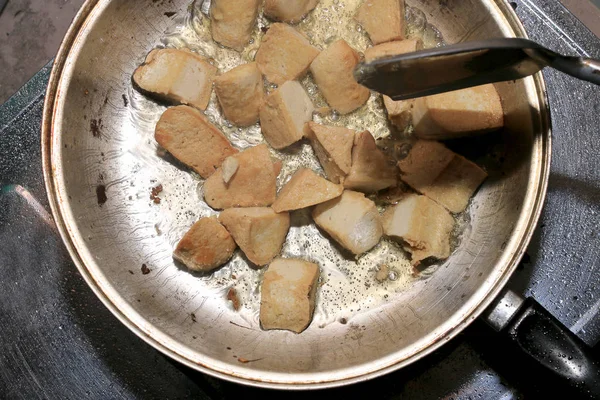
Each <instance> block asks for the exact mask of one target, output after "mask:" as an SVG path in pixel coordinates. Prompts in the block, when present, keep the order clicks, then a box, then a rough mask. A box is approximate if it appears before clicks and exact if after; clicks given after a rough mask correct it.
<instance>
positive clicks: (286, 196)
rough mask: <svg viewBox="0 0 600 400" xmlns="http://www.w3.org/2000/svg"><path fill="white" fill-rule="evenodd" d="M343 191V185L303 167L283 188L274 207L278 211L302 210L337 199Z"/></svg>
mask: <svg viewBox="0 0 600 400" xmlns="http://www.w3.org/2000/svg"><path fill="white" fill-rule="evenodd" d="M343 191H344V187H343V186H342V185H336V184H334V183H331V182H329V181H328V180H327V179H325V178H321V177H320V176H319V175H317V174H316V173H315V172H314V171H312V170H310V169H307V168H301V169H299V170H298V171H296V173H295V174H294V175H293V176H292V179H290V181H289V182H288V183H287V184H286V185H285V186H284V187H283V189H281V192H279V196H278V197H277V200H275V203H273V209H274V210H275V211H276V212H283V211H293V210H300V209H302V208H306V207H310V206H314V205H316V204H321V203H324V202H326V201H329V200H331V199H335V198H336V197H339V196H340V195H341V194H342V192H343Z"/></svg>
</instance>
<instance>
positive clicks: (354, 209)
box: [313, 190, 383, 254]
mask: <svg viewBox="0 0 600 400" xmlns="http://www.w3.org/2000/svg"><path fill="white" fill-rule="evenodd" d="M313 219H314V220H315V223H316V224H317V225H318V226H319V227H320V228H321V229H323V230H324V231H325V232H327V233H328V234H329V235H330V236H331V237H332V238H333V239H334V240H335V241H336V242H338V243H339V244H340V245H342V246H343V247H344V248H346V249H348V250H350V251H351V252H352V253H354V254H362V253H365V252H367V251H369V250H371V249H372V248H373V247H375V246H376V245H377V243H379V240H380V239H381V236H382V235H383V227H382V226H381V220H380V217H379V212H378V211H377V207H376V206H375V203H373V202H372V201H371V200H369V199H367V198H366V197H365V195H364V194H362V193H358V192H352V191H349V190H346V191H344V193H343V194H342V195H341V196H340V197H338V198H336V199H333V200H330V201H328V202H327V203H323V204H319V205H318V206H317V207H315V209H314V210H313Z"/></svg>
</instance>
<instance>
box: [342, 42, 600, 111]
mask: <svg viewBox="0 0 600 400" xmlns="http://www.w3.org/2000/svg"><path fill="white" fill-rule="evenodd" d="M545 67H552V68H554V69H557V70H559V71H561V72H564V73H566V74H569V75H571V76H574V77H575V78H578V79H582V80H585V81H588V82H592V83H595V84H596V85H600V61H599V60H594V59H591V58H582V57H567V56H562V55H560V54H558V53H555V52H554V51H552V50H548V49H547V48H545V47H542V46H540V45H539V44H537V43H535V42H532V41H531V40H527V39H508V38H502V39H490V40H483V41H476V42H467V43H459V44H455V45H451V46H444V47H440V48H435V49H428V50H422V51H417V52H414V53H406V54H401V55H397V56H391V57H386V58H381V59H377V60H375V61H372V62H369V63H360V64H359V65H358V66H357V67H356V69H355V71H354V76H355V78H356V80H357V81H358V82H359V83H360V84H361V85H363V86H366V87H368V88H369V89H372V90H375V91H377V92H379V93H382V94H385V95H387V96H389V97H391V98H392V99H393V100H407V99H411V98H415V97H422V96H430V95H434V94H438V93H443V92H449V91H452V90H458V89H464V88H468V87H472V86H478V85H483V84H486V83H494V82H502V81H510V80H515V79H519V78H524V77H526V76H529V75H533V74H535V73H537V72H539V71H540V70H542V69H543V68H545Z"/></svg>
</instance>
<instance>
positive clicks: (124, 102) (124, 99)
mask: <svg viewBox="0 0 600 400" xmlns="http://www.w3.org/2000/svg"><path fill="white" fill-rule="evenodd" d="M122 97H123V105H124V106H125V107H127V106H129V100H127V95H126V94H123V96H122Z"/></svg>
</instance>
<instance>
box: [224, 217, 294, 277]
mask: <svg viewBox="0 0 600 400" xmlns="http://www.w3.org/2000/svg"><path fill="white" fill-rule="evenodd" d="M219 221H220V222H221V223H222V224H223V225H225V228H227V230H228V231H229V233H231V235H232V236H233V239H234V240H235V242H236V243H237V244H238V246H240V249H242V251H243V252H244V254H245V255H246V257H248V260H250V261H251V262H253V263H254V264H256V265H258V266H263V265H267V264H268V263H270V262H271V261H272V260H273V259H274V258H275V257H277V255H278V254H279V252H281V247H282V246H283V243H284V242H285V238H286V237H287V234H288V231H289V229H290V215H289V214H288V213H280V214H277V213H276V212H275V211H273V209H272V208H269V207H260V208H258V207H252V208H230V209H228V210H225V211H223V212H222V213H221V215H220V216H219Z"/></svg>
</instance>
